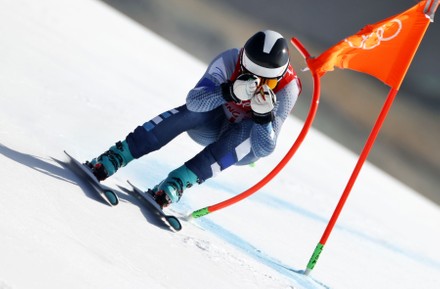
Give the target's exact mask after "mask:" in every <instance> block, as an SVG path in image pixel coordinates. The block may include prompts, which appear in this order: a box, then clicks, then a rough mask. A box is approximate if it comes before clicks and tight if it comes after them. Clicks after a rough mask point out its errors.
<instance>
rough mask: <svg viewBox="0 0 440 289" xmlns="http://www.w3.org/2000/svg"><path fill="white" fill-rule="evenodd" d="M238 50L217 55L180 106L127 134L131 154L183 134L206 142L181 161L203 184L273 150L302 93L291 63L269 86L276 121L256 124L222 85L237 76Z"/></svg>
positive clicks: (140, 153) (138, 154)
mask: <svg viewBox="0 0 440 289" xmlns="http://www.w3.org/2000/svg"><path fill="white" fill-rule="evenodd" d="M240 53H241V50H240V49H230V50H227V51H225V52H223V53H221V54H220V55H219V56H217V57H216V58H215V59H214V60H213V61H212V62H211V63H210V64H209V66H208V68H207V70H206V72H205V74H204V75H203V77H202V78H201V79H200V81H199V82H198V83H197V85H196V86H195V87H194V88H193V89H192V90H190V91H189V93H188V95H187V97H186V103H185V104H184V105H182V106H180V107H176V108H174V109H172V110H169V111H166V112H164V113H162V114H160V115H158V116H156V117H155V118H153V119H151V120H150V121H148V122H146V123H145V124H143V125H142V126H138V127H137V128H136V129H135V130H134V131H133V132H132V133H130V134H129V135H128V136H127V138H126V141H127V143H128V146H129V149H130V152H131V154H132V155H133V157H134V158H140V157H141V156H143V155H146V154H148V153H150V152H152V151H155V150H158V149H160V148H162V147H163V146H164V145H166V144H167V143H168V142H170V141H171V140H172V139H174V138H175V137H176V136H178V135H179V134H181V133H182V132H187V133H188V135H189V136H190V137H191V138H192V139H193V140H194V141H196V142H197V143H199V144H201V145H203V146H205V148H204V149H203V150H202V151H201V152H199V153H198V154H197V155H195V156H194V157H193V158H191V159H190V160H188V161H187V162H186V163H185V165H186V166H187V167H188V168H189V169H190V170H191V171H193V172H194V173H195V174H196V175H197V177H198V178H199V181H200V182H203V181H205V180H207V179H209V178H211V177H212V176H214V175H216V174H217V173H219V172H220V171H222V170H224V169H226V168H228V167H229V166H231V165H246V164H249V163H252V162H255V161H257V160H258V159H259V158H261V157H265V156H267V155H269V154H271V153H272V152H273V150H274V149H275V145H276V141H277V137H278V134H279V132H280V129H281V126H282V124H283V122H284V121H285V119H286V118H287V117H288V115H289V113H290V112H291V110H292V108H293V106H294V104H295V102H296V100H297V97H298V95H299V94H300V92H301V84H300V81H299V79H298V78H297V76H296V74H295V72H294V71H293V68H292V66H291V65H289V66H288V69H287V71H286V73H285V74H284V76H283V78H282V79H281V80H280V81H279V82H278V84H277V86H276V87H275V88H274V89H273V91H274V92H275V93H276V98H277V103H276V105H275V108H274V110H273V112H274V119H273V120H272V121H271V122H269V123H266V124H258V123H256V122H254V121H253V120H252V118H251V109H250V104H249V102H248V101H247V102H243V103H241V104H237V103H235V102H227V101H226V100H225V99H224V97H223V95H222V89H221V86H220V85H221V84H222V83H225V82H227V81H228V80H232V81H233V80H235V78H236V77H237V76H238V75H240V74H241V65H240V61H239V58H240V57H239V56H240Z"/></svg>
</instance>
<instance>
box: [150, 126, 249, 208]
mask: <svg viewBox="0 0 440 289" xmlns="http://www.w3.org/2000/svg"><path fill="white" fill-rule="evenodd" d="M251 126H252V122H251V121H249V122H246V121H243V122H241V123H240V124H236V125H233V126H231V128H230V129H229V130H228V131H227V132H226V133H224V134H223V137H222V138H221V139H220V140H218V141H216V142H214V143H211V144H210V145H208V146H207V147H205V149H203V150H202V151H201V152H200V153H198V154H197V155H196V156H195V157H193V158H192V159H190V160H189V161H187V162H186V163H185V164H184V165H183V166H181V167H179V168H178V169H176V170H174V171H172V172H171V173H169V175H168V177H167V178H166V179H165V180H163V181H162V182H160V183H159V184H158V185H157V186H155V187H154V189H153V192H155V198H156V200H157V201H158V203H159V204H160V205H161V206H167V205H168V204H169V203H175V202H177V201H179V199H180V197H181V196H182V194H183V191H184V190H185V189H186V188H189V187H191V186H192V185H194V184H195V183H202V182H204V181H206V180H207V179H209V178H211V177H213V176H214V175H216V174H217V173H219V172H220V171H222V170H224V169H226V168H228V167H230V166H231V165H234V164H237V163H238V162H240V164H246V163H252V162H254V161H256V160H257V159H258V158H257V157H256V156H255V155H254V154H253V152H252V148H251V142H250V138H249V135H250V129H251Z"/></svg>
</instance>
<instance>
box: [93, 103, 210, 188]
mask: <svg viewBox="0 0 440 289" xmlns="http://www.w3.org/2000/svg"><path fill="white" fill-rule="evenodd" d="M213 114H215V115H218V112H217V110H216V111H211V112H204V113H198V112H192V111H189V110H188V109H187V108H186V106H185V105H183V106H180V107H177V108H175V109H172V110H169V111H166V112H164V113H162V114H160V115H158V116H156V117H155V118H153V119H151V120H150V121H148V122H146V123H145V124H143V125H142V126H138V127H137V128H136V129H135V130H134V131H133V132H132V133H130V134H128V136H127V137H126V139H125V140H124V141H122V142H118V143H116V145H115V146H112V147H111V148H110V149H109V150H108V151H106V152H104V153H103V154H101V155H100V156H99V157H97V158H95V159H93V160H92V161H91V162H89V165H90V167H91V168H92V170H93V172H94V174H95V176H96V177H97V178H98V179H99V180H104V179H106V178H107V177H109V176H111V175H113V174H114V173H115V172H116V171H117V170H118V169H119V168H120V167H123V166H126V165H127V164H128V163H129V162H130V161H132V160H133V159H137V158H140V157H141V156H143V155H146V154H148V153H150V152H152V151H155V150H158V149H160V148H161V147H163V146H164V145H166V144H167V143H169V142H170V141H171V140H172V139H174V138H175V137H177V136H178V135H179V134H181V133H182V132H184V131H187V130H189V129H194V128H197V127H198V126H201V125H206V123H209V122H212V116H213Z"/></svg>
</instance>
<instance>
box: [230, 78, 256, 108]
mask: <svg viewBox="0 0 440 289" xmlns="http://www.w3.org/2000/svg"><path fill="white" fill-rule="evenodd" d="M259 85H260V78H259V77H258V76H255V75H253V74H249V73H245V74H241V75H240V76H238V77H237V79H236V80H235V81H234V82H231V81H228V82H226V83H223V84H222V92H223V97H224V99H225V100H226V101H234V102H237V103H240V102H242V101H245V100H249V99H251V98H252V97H253V96H254V94H255V92H256V91H257V89H258V86H259Z"/></svg>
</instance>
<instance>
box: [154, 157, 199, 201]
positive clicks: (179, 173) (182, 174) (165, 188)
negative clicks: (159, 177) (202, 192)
mask: <svg viewBox="0 0 440 289" xmlns="http://www.w3.org/2000/svg"><path fill="white" fill-rule="evenodd" d="M195 183H200V181H199V178H198V177H197V176H196V174H194V173H193V172H192V171H191V170H190V169H188V168H187V167H186V166H185V165H183V166H181V167H179V168H178V169H175V170H174V171H172V172H170V173H169V174H168V177H167V178H166V179H165V180H163V181H162V182H160V183H159V184H158V185H157V186H155V187H154V188H153V189H152V190H149V191H148V193H150V194H151V195H153V198H154V199H155V200H156V202H157V203H158V204H159V206H160V207H161V208H164V207H167V206H168V205H169V204H171V203H177V202H178V201H179V200H180V198H181V197H182V194H183V191H184V190H185V189H187V188H190V187H192V185H193V184H195Z"/></svg>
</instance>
